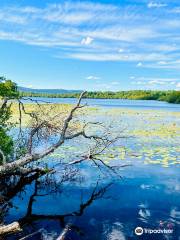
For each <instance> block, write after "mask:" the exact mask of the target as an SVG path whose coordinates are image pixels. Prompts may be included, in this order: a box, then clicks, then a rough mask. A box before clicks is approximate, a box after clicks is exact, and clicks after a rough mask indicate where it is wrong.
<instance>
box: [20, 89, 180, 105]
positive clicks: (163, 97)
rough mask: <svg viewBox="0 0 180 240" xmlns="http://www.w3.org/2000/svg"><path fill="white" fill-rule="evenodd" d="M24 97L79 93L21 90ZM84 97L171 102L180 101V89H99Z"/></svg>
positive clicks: (72, 95)
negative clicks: (113, 90) (112, 90)
mask: <svg viewBox="0 0 180 240" xmlns="http://www.w3.org/2000/svg"><path fill="white" fill-rule="evenodd" d="M20 95H21V96H23V97H45V98H77V97H78V96H79V93H62V94H54V93H53V94H50V93H39V92H38V93H36V92H20ZM84 98H96V99H98V98H99V99H131V100H158V101H165V102H169V103H180V91H151V90H146V91H144V90H132V91H119V92H111V91H106V92H102V91H98V92H87V93H86V95H85V96H84Z"/></svg>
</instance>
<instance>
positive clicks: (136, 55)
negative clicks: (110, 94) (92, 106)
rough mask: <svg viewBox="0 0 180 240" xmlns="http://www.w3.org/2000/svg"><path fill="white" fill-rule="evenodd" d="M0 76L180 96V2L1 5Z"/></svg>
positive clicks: (54, 0)
mask: <svg viewBox="0 0 180 240" xmlns="http://www.w3.org/2000/svg"><path fill="white" fill-rule="evenodd" d="M0 75H1V76H5V77H7V78H8V79H12V80H13V81H15V82H16V83H17V84H18V85H20V86H24V87H31V88H58V89H62V88H63V89H79V90H82V89H84V90H85V89H86V90H93V91H94V90H97V91H99V90H103V91H107V90H108V91H120V90H132V89H156V90H167V89H174V90H180V1H179V0H154V1H151V0H112V1H110V0H97V1H94V0H91V1H76V0H73V1H63V0H1V1H0Z"/></svg>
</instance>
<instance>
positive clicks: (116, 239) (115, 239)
mask: <svg viewBox="0 0 180 240" xmlns="http://www.w3.org/2000/svg"><path fill="white" fill-rule="evenodd" d="M103 228H104V236H105V239H107V240H126V237H125V234H124V232H123V228H124V227H123V224H122V223H120V222H115V223H113V224H111V225H110V224H109V223H107V224H104V226H103Z"/></svg>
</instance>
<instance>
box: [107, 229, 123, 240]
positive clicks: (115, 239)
mask: <svg viewBox="0 0 180 240" xmlns="http://www.w3.org/2000/svg"><path fill="white" fill-rule="evenodd" d="M107 237H108V238H107V239H108V240H126V238H125V236H124V233H123V232H121V231H120V230H117V229H114V228H113V229H112V232H111V233H110V234H109V235H108V236H107Z"/></svg>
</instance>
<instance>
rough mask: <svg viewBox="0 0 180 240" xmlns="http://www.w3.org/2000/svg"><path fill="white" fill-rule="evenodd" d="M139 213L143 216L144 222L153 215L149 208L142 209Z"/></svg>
mask: <svg viewBox="0 0 180 240" xmlns="http://www.w3.org/2000/svg"><path fill="white" fill-rule="evenodd" d="M138 214H139V215H140V216H141V217H142V221H144V222H146V219H148V218H149V217H150V216H151V213H150V211H149V210H148V209H140V210H139V212H138Z"/></svg>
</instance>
